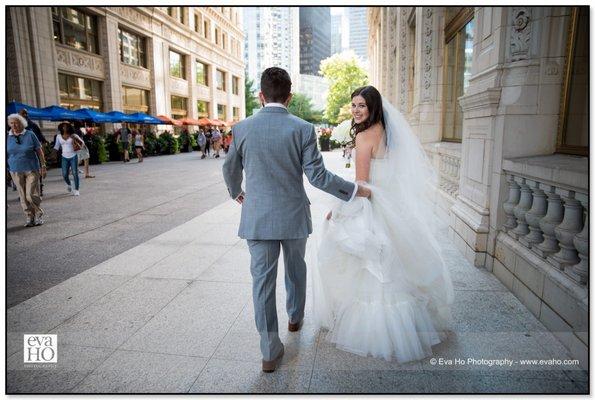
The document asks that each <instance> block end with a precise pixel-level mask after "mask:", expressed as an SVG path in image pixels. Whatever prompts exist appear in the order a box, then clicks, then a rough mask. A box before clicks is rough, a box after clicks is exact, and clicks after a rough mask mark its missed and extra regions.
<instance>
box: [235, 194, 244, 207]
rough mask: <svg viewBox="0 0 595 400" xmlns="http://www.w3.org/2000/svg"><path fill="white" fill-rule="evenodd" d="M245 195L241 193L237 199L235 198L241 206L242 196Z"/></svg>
mask: <svg viewBox="0 0 595 400" xmlns="http://www.w3.org/2000/svg"><path fill="white" fill-rule="evenodd" d="M245 195H246V193H244V192H242V193H240V195H239V196H238V197H236V201H237V202H238V203H240V204H242V203H243V202H244V196H245Z"/></svg>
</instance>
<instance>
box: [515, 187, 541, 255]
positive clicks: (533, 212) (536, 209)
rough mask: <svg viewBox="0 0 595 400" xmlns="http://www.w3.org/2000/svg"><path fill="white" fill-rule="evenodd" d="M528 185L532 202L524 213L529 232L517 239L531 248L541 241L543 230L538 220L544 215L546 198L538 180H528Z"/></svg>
mask: <svg viewBox="0 0 595 400" xmlns="http://www.w3.org/2000/svg"><path fill="white" fill-rule="evenodd" d="M527 184H528V186H529V187H530V188H531V190H532V195H533V204H532V205H531V209H530V210H529V211H527V214H525V220H526V221H527V224H528V225H529V234H528V235H527V236H524V237H522V238H520V239H519V241H520V242H521V243H522V244H524V245H525V246H527V247H528V248H531V247H533V246H535V245H536V244H539V243H541V242H543V232H542V231H541V228H540V227H539V221H541V219H542V218H543V217H544V216H545V214H546V210H547V200H546V196H545V193H544V192H543V190H542V189H541V188H540V185H543V184H540V183H539V182H533V181H528V182H527Z"/></svg>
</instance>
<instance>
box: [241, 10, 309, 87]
mask: <svg viewBox="0 0 595 400" xmlns="http://www.w3.org/2000/svg"><path fill="white" fill-rule="evenodd" d="M244 33H245V34H246V41H245V45H244V61H245V63H246V73H247V75H248V77H249V78H250V79H252V80H254V87H255V88H256V89H259V87H260V74H261V73H262V71H264V70H265V69H266V68H269V67H280V68H283V69H285V70H286V71H287V72H288V73H289V75H290V76H291V79H292V81H293V82H294V83H297V80H298V79H299V49H300V48H299V10H298V8H296V7H246V8H244Z"/></svg>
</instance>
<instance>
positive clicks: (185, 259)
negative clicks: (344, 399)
mask: <svg viewBox="0 0 595 400" xmlns="http://www.w3.org/2000/svg"><path fill="white" fill-rule="evenodd" d="M324 157H325V163H326V164H327V167H328V168H329V169H331V170H333V171H335V172H336V173H338V174H341V175H345V174H346V170H345V168H344V160H343V159H342V158H341V153H340V152H332V153H325V154H324ZM223 160H224V159H223V158H221V159H218V160H214V159H209V160H200V159H199V153H196V152H194V153H190V154H181V155H175V156H162V157H153V158H147V159H146V161H145V162H144V163H143V164H140V165H137V164H135V162H131V163H130V164H127V165H124V164H118V163H110V164H107V165H102V166H93V167H92V172H93V174H94V175H96V176H97V177H96V178H95V179H91V180H88V181H87V180H82V185H81V196H80V197H79V198H75V197H70V196H68V195H67V193H66V191H65V185H64V184H63V182H62V180H61V178H60V176H59V173H58V171H57V170H53V171H51V172H50V174H49V177H48V179H47V181H46V188H45V193H44V194H45V196H44V201H43V208H44V209H45V212H46V218H45V219H46V223H45V225H43V226H42V227H37V228H24V227H22V225H23V222H24V221H23V216H22V212H21V209H20V207H19V205H18V202H17V200H16V194H15V192H11V191H10V189H9V190H8V204H9V208H8V222H7V227H8V238H7V241H8V248H7V258H8V271H9V272H8V282H7V287H8V301H9V304H8V305H7V307H8V311H7V358H8V360H7V370H8V371H7V392H9V393H41V392H43V393H52V392H54V393H55V392H72V393H138V392H149V393H215V392H229V393H246V392H254V393H295V392H297V393H306V392H311V393H338V392H347V393H361V392H369V393H470V392H471V393H473V392H484V393H523V392H524V393H587V392H588V390H589V389H588V376H587V374H586V373H585V372H584V371H582V370H581V369H586V368H587V366H586V365H582V366H576V365H574V366H568V365H533V366H523V365H520V361H521V360H526V359H528V360H551V359H556V360H569V359H572V358H573V357H572V356H570V354H569V353H568V350H567V349H566V348H565V347H564V346H563V345H562V344H561V343H560V342H559V341H558V339H556V337H555V336H554V335H553V334H552V333H551V332H550V331H549V330H548V329H547V328H546V327H545V326H543V324H542V323H541V322H539V320H537V319H536V318H535V317H534V315H533V314H532V313H531V312H530V311H529V310H527V308H526V307H525V306H524V305H523V304H522V303H521V302H520V301H519V300H518V299H517V297H515V296H514V295H513V294H512V293H511V292H510V291H509V290H508V289H507V288H506V287H505V286H504V285H503V284H502V283H500V281H499V280H498V279H497V278H496V277H495V276H494V275H493V274H491V273H490V272H487V271H486V270H485V269H483V268H476V267H474V266H472V265H471V264H470V263H469V262H468V261H467V260H466V259H465V257H464V256H463V255H462V254H461V253H460V252H459V250H457V248H455V246H454V244H453V243H452V242H450V240H449V239H448V235H447V234H446V229H447V227H446V226H444V227H442V230H441V232H442V233H443V235H442V237H441V241H440V244H441V246H442V248H443V251H444V256H445V260H446V262H447V263H448V267H449V269H450V271H451V275H452V279H453V283H454V287H455V303H454V306H453V319H454V323H453V327H452V331H450V332H449V335H448V339H447V340H446V341H445V342H443V343H441V344H439V345H437V346H435V347H434V349H433V350H434V355H433V358H427V359H424V360H421V361H418V362H412V363H408V364H403V365H399V364H396V363H392V362H386V361H383V360H377V359H373V358H369V357H359V356H355V355H352V354H350V353H346V352H343V351H340V350H337V349H336V348H334V347H332V346H331V345H329V343H328V342H327V341H326V340H325V331H319V330H318V329H316V327H315V326H314V325H313V322H312V319H311V315H312V309H311V300H312V296H311V284H310V283H311V282H309V286H308V290H309V292H308V301H307V306H306V319H305V324H304V326H303V328H302V329H301V330H300V331H299V332H297V333H289V332H287V330H286V328H285V327H286V326H287V316H286V315H285V312H284V302H285V289H284V284H283V267H282V265H283V263H282V262H280V263H279V266H280V270H279V274H278V281H277V284H278V287H277V310H278V314H279V327H280V336H281V340H282V341H283V342H284V344H285V346H286V347H285V356H284V358H283V361H282V365H281V367H280V369H279V370H278V371H276V372H275V373H272V374H264V373H262V372H261V370H260V367H261V365H260V357H261V356H260V352H259V347H258V334H257V332H256V329H255V326H254V311H253V307H252V299H251V284H250V282H251V277H250V271H249V253H248V250H247V246H246V243H245V241H242V240H240V239H239V238H238V237H237V235H236V232H237V227H238V222H239V213H240V206H239V205H238V204H237V203H235V202H234V201H232V200H229V199H228V194H227V190H226V189H225V187H224V184H223V178H222V175H221V165H222V163H223ZM307 192H308V196H309V198H310V200H311V202H312V216H313V224H314V231H315V232H314V234H313V235H312V236H311V237H310V240H309V241H308V248H307V259H308V260H309V262H310V263H311V262H312V260H313V257H314V256H315V251H316V246H317V241H318V236H317V235H318V232H319V231H320V225H321V223H322V221H323V215H324V213H325V210H326V209H328V204H329V202H330V200H331V198H330V196H329V195H327V194H325V193H323V192H320V191H318V190H315V189H314V188H312V187H311V186H310V185H307ZM421 256H423V255H420V257H421ZM27 333H29V334H30V333H38V334H42V333H48V334H55V335H57V339H58V362H57V363H56V364H43V365H41V366H40V367H36V368H31V367H30V365H31V364H25V363H24V362H23V351H24V350H23V334H27ZM503 359H507V360H511V362H516V363H513V364H512V365H508V364H506V365H499V364H489V365H488V364H487V363H489V362H490V360H491V361H494V360H503ZM457 360H459V361H457ZM460 360H464V362H463V363H461V361H460ZM471 360H474V361H471ZM449 361H450V362H451V363H450V364H449Z"/></svg>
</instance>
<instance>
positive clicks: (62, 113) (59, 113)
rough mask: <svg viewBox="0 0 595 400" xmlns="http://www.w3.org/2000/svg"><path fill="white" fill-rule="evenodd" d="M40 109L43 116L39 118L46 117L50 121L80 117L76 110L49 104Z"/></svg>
mask: <svg viewBox="0 0 595 400" xmlns="http://www.w3.org/2000/svg"><path fill="white" fill-rule="evenodd" d="M40 111H42V112H43V115H44V117H45V118H40V119H48V120H50V121H70V120H78V119H80V118H79V116H78V115H77V114H76V112H74V111H72V110H69V109H67V108H64V107H58V106H49V107H44V108H42V109H41V110H40Z"/></svg>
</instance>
